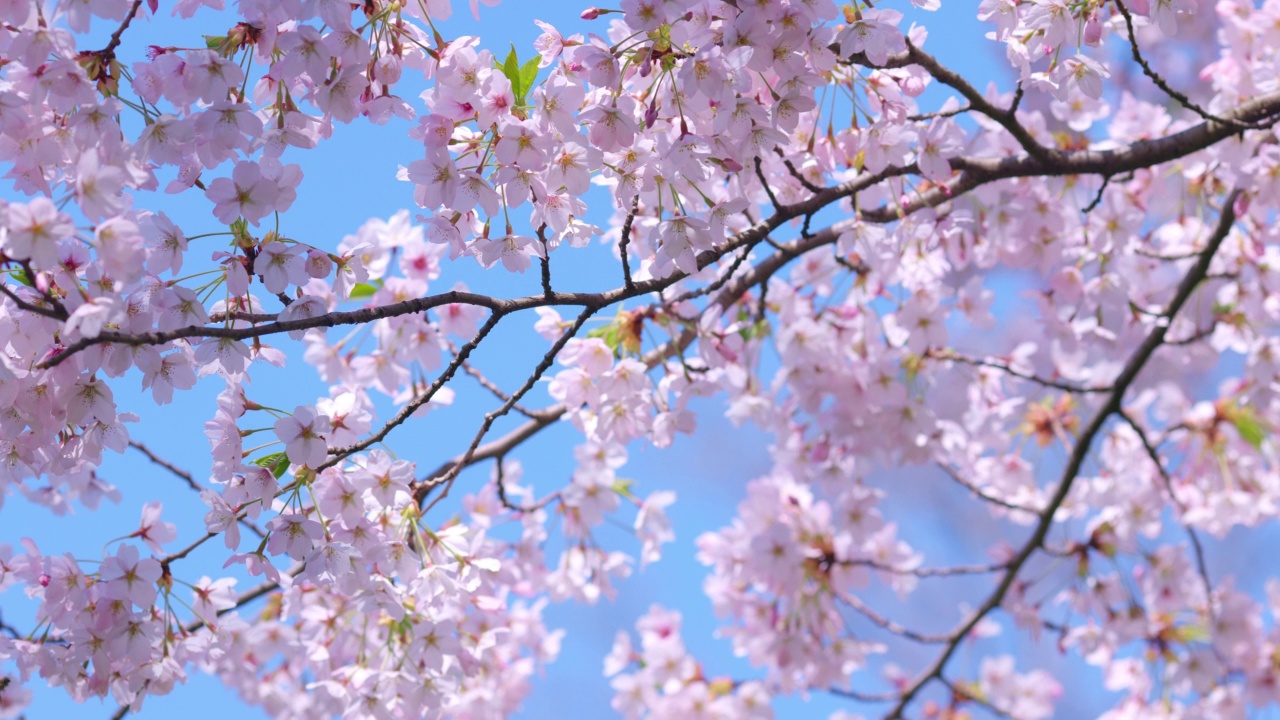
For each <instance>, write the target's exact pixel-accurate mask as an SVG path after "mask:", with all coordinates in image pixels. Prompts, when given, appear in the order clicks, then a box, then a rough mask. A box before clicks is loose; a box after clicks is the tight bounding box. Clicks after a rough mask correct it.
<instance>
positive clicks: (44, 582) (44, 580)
mask: <svg viewBox="0 0 1280 720" xmlns="http://www.w3.org/2000/svg"><path fill="white" fill-rule="evenodd" d="M52 580H53V578H51V577H49V573H40V587H49V583H50V582H51V581H52Z"/></svg>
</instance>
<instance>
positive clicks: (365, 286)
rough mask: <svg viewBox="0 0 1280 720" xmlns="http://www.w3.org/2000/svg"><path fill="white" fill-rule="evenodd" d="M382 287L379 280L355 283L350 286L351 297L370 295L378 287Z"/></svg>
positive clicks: (358, 297)
mask: <svg viewBox="0 0 1280 720" xmlns="http://www.w3.org/2000/svg"><path fill="white" fill-rule="evenodd" d="M381 287H382V281H381V280H375V281H373V282H372V283H356V284H355V285H352V286H351V299H352V300H358V299H360V298H367V297H372V296H373V294H374V293H376V292H378V289H379V288H381Z"/></svg>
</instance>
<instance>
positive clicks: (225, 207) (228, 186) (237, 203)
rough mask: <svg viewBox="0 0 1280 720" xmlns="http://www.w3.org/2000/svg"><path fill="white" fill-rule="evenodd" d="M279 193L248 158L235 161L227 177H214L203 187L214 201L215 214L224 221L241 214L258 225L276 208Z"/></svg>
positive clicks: (230, 221)
mask: <svg viewBox="0 0 1280 720" xmlns="http://www.w3.org/2000/svg"><path fill="white" fill-rule="evenodd" d="M278 195H279V191H278V190H277V189H276V185H275V183H273V182H271V180H269V179H267V178H265V177H263V176H262V170H261V169H260V168H259V167H258V164H257V163H254V162H249V161H247V160H242V161H240V162H238V163H236V167H235V170H233V171H232V172H231V177H230V178H217V179H215V180H214V181H213V182H211V183H209V189H208V190H206V191H205V197H207V198H209V199H210V200H211V201H213V203H214V208H213V215H214V217H216V218H218V220H220V221H222V222H223V223H226V224H227V225H230V224H231V223H233V222H235V221H236V219H237V218H241V217H243V218H244V219H245V220H247V221H249V222H250V223H252V224H254V225H257V224H258V221H259V220H261V219H262V218H264V217H266V216H267V215H269V214H271V212H272V211H273V210H274V209H275V203H276V198H277V196H278Z"/></svg>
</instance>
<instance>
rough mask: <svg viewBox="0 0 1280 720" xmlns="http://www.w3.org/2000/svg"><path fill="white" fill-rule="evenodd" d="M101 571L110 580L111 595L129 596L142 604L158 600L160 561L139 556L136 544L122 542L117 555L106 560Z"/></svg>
mask: <svg viewBox="0 0 1280 720" xmlns="http://www.w3.org/2000/svg"><path fill="white" fill-rule="evenodd" d="M98 574H99V576H100V577H101V578H102V581H103V582H105V583H107V591H106V592H107V597H111V598H116V599H118V600H128V601H130V602H132V603H133V604H134V605H136V606H138V607H140V608H149V607H151V605H152V604H154V603H155V601H156V581H157V580H159V579H160V574H161V568H160V563H159V562H158V561H156V560H155V559H154V558H147V559H145V560H142V559H139V557H138V549H137V548H135V547H134V546H132V545H121V546H120V549H119V550H118V551H117V552H116V554H115V555H113V556H111V557H108V558H107V559H105V560H103V561H102V567H101V568H100V569H99V571H98Z"/></svg>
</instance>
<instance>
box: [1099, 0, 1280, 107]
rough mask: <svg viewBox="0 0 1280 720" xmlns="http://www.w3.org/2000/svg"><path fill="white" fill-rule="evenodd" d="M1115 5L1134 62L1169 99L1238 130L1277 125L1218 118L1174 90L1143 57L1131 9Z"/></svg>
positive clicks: (1119, 1) (1121, 3) (1120, 1)
mask: <svg viewBox="0 0 1280 720" xmlns="http://www.w3.org/2000/svg"><path fill="white" fill-rule="evenodd" d="M1115 4H1116V9H1117V10H1119V11H1120V14H1121V15H1122V16H1124V26H1125V30H1126V31H1127V32H1128V35H1129V50H1130V51H1131V53H1132V55H1133V61H1134V62H1136V63H1138V66H1139V67H1141V68H1142V74H1143V75H1146V76H1147V78H1149V79H1150V80H1151V82H1153V83H1155V84H1156V87H1158V88H1160V90H1161V91H1163V92H1164V94H1165V95H1168V96H1169V97H1171V98H1173V99H1174V100H1175V101H1177V103H1178V104H1179V105H1181V106H1182V107H1184V108H1186V109H1188V110H1190V111H1191V112H1193V113H1195V114H1196V115H1199V116H1200V117H1201V118H1203V119H1205V120H1213V121H1215V122H1220V123H1227V124H1229V125H1232V126H1233V127H1235V128H1236V129H1237V130H1266V129H1267V128H1269V127H1271V126H1272V125H1274V124H1275V120H1274V119H1272V120H1270V121H1268V122H1265V123H1256V122H1241V121H1239V120H1233V119H1230V118H1222V117H1218V116H1217V115H1214V114H1213V113H1211V112H1209V111H1208V110H1205V109H1204V108H1202V107H1200V106H1199V105H1197V104H1195V103H1194V102H1192V101H1191V98H1189V97H1187V96H1186V95H1185V94H1184V93H1180V92H1178V91H1177V90H1174V89H1173V87H1171V86H1170V85H1169V83H1168V82H1166V81H1165V79H1164V78H1163V77H1161V75H1160V73H1157V72H1156V71H1155V70H1154V69H1153V68H1152V67H1151V64H1150V63H1148V62H1147V59H1146V58H1145V57H1143V55H1142V49H1141V48H1140V47H1139V46H1138V37H1137V34H1136V33H1135V32H1134V29H1133V15H1131V14H1130V13H1129V8H1127V7H1125V4H1124V2H1122V0H1115Z"/></svg>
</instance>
